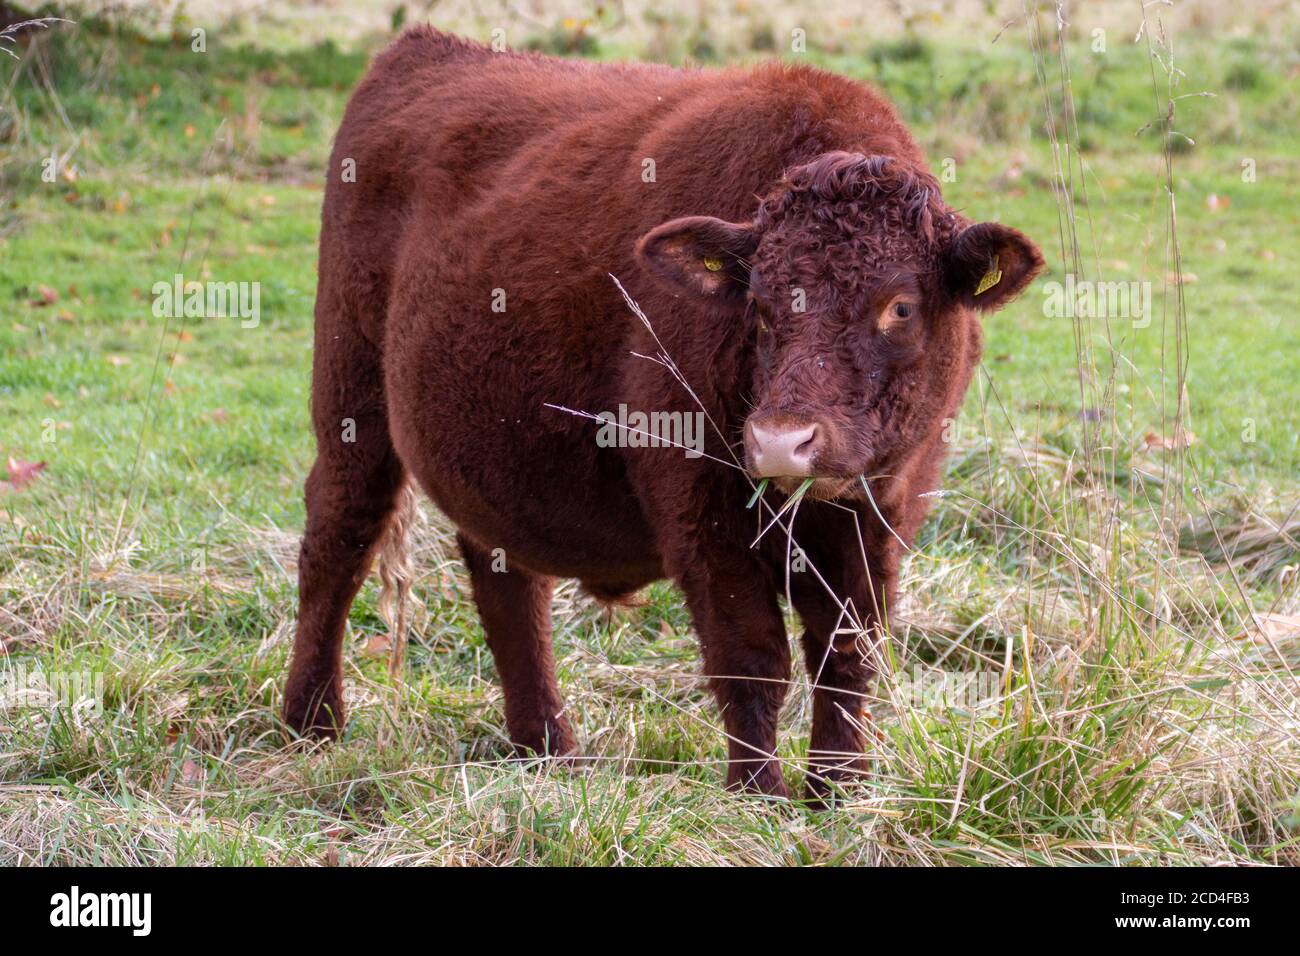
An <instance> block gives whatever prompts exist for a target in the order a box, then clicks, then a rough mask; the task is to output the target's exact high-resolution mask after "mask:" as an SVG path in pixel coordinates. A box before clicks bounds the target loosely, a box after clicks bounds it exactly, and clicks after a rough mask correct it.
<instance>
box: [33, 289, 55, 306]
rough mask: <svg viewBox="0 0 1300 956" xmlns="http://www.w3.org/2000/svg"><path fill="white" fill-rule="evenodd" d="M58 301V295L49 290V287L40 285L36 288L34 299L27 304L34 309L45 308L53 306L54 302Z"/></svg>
mask: <svg viewBox="0 0 1300 956" xmlns="http://www.w3.org/2000/svg"><path fill="white" fill-rule="evenodd" d="M58 301H59V294H58V293H57V292H55V291H54V290H53V289H51V288H50V287H49V286H47V285H42V286H37V287H36V298H35V299H32V301H31V302H29V303H28V304H29V305H32V306H34V307H36V308H40V307H41V306H45V305H53V304H54V303H55V302H58Z"/></svg>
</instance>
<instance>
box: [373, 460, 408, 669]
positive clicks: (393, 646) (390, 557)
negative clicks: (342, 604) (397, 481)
mask: <svg viewBox="0 0 1300 956" xmlns="http://www.w3.org/2000/svg"><path fill="white" fill-rule="evenodd" d="M417 517H418V512H417V507H416V500H415V489H414V488H412V487H411V484H410V482H409V481H408V482H407V483H406V484H404V485H403V486H402V488H401V490H400V491H399V492H398V493H397V501H396V503H395V505H394V507H393V516H392V518H390V519H389V523H388V530H387V531H385V532H384V542H383V546H382V547H381V548H380V551H379V581H380V589H379V614H380V616H381V617H382V618H383V619H384V623H385V624H387V625H388V642H389V651H388V673H389V674H390V675H391V676H392V678H393V679H394V680H395V681H397V682H399V683H400V682H401V679H402V660H403V658H404V657H405V655H406V605H407V599H408V598H409V597H410V594H411V580H412V578H413V577H414V575H415V572H414V569H413V567H412V564H411V547H410V536H411V526H412V525H414V524H415V521H416V518H417Z"/></svg>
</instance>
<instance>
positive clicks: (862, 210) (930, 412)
mask: <svg viewBox="0 0 1300 956" xmlns="http://www.w3.org/2000/svg"><path fill="white" fill-rule="evenodd" d="M638 253H639V256H640V258H641V261H642V263H643V264H644V265H645V266H646V267H648V268H649V269H651V271H653V272H655V273H656V274H658V275H659V276H661V277H663V278H666V279H668V280H670V281H672V282H673V283H674V284H675V285H676V286H677V287H678V288H679V289H681V290H686V291H689V292H691V293H692V294H694V295H699V296H705V297H708V298H710V299H712V300H713V301H715V302H722V303H729V304H730V305H731V306H733V307H734V308H735V309H736V310H737V311H739V312H743V314H744V316H745V327H746V329H747V331H748V333H749V334H750V335H752V337H753V342H754V355H755V362H754V369H755V372H754V380H753V384H752V393H751V394H750V395H749V396H746V398H747V399H748V401H749V403H750V406H751V407H752V412H751V414H750V415H749V418H748V419H747V421H746V422H745V426H744V443H745V464H746V466H747V467H748V469H749V471H750V473H751V474H752V475H754V476H755V477H765V478H771V479H773V480H774V483H775V484H776V485H777V487H778V488H781V489H782V490H784V491H787V492H789V491H792V490H794V489H795V488H797V487H798V486H799V485H800V484H801V483H802V482H803V481H804V480H805V479H808V478H812V479H814V481H813V483H812V485H811V486H810V487H809V489H808V493H809V494H811V495H813V496H815V497H818V498H835V497H840V496H842V495H859V494H861V493H862V484H861V482H860V481H859V480H858V479H859V476H866V477H868V478H870V477H875V476H882V475H887V474H890V473H891V472H892V470H893V469H895V468H897V466H898V465H899V464H900V463H901V462H902V460H903V459H904V458H905V457H906V455H907V454H908V453H909V452H910V451H912V450H913V449H915V448H917V447H918V446H920V445H922V444H923V443H926V442H930V441H933V440H935V439H937V438H938V437H939V436H940V434H941V432H942V429H943V427H944V419H945V418H947V417H950V416H952V415H954V414H955V413H956V410H957V406H958V405H959V404H960V402H961V398H962V395H963V394H964V393H965V390H966V386H967V385H968V384H969V381H970V375H971V370H972V368H973V365H974V363H975V362H976V361H978V358H979V343H980V329H979V323H978V321H977V319H976V317H975V313H976V311H977V310H978V311H992V310H994V309H997V308H1000V307H1001V306H1002V305H1004V304H1005V303H1006V302H1007V301H1009V300H1010V299H1011V298H1012V297H1014V296H1015V295H1017V294H1018V293H1019V292H1021V291H1022V290H1023V289H1024V288H1025V286H1026V285H1027V284H1028V283H1029V281H1030V280H1031V279H1032V278H1033V277H1034V276H1035V275H1036V274H1037V273H1038V271H1039V270H1040V269H1041V268H1042V265H1043V259H1042V255H1041V254H1040V253H1039V251H1038V248H1037V247H1036V246H1035V245H1034V244H1033V243H1032V242H1031V241H1030V240H1029V239H1028V238H1026V237H1025V236H1024V235H1022V234H1021V233H1019V232H1017V231H1016V230H1014V229H1009V228H1007V227H1005V226H1000V225H997V224H995V223H980V224H977V225H971V224H969V223H968V222H967V221H965V220H964V219H961V218H960V217H958V216H957V215H955V214H954V213H952V212H951V211H950V210H948V209H947V207H946V206H944V205H943V203H942V201H941V200H940V197H939V188H938V184H937V183H936V182H935V180H934V179H933V177H931V176H930V175H929V174H928V173H924V172H917V171H913V170H909V169H907V168H905V167H904V166H903V164H901V163H899V162H898V161H896V160H892V159H890V158H887V157H879V156H871V157H868V156H862V155H860V154H856V153H828V154H825V155H823V156H821V157H819V158H818V159H817V160H815V161H813V162H812V163H809V164H808V165H806V166H801V167H799V168H798V169H795V170H793V171H792V172H791V173H790V174H789V175H788V176H787V178H786V179H785V180H784V181H783V182H782V183H781V184H780V185H779V186H778V187H777V188H776V189H775V190H774V192H773V193H772V194H771V196H770V197H769V198H768V199H766V200H765V201H764V202H763V204H762V206H761V207H760V208H759V211H758V214H757V215H756V217H755V219H754V221H753V222H751V223H729V222H724V221H722V220H720V219H713V218H710V217H689V218H686V219H676V220H673V221H672V222H669V223H665V224H664V225H662V226H660V227H658V228H657V229H654V230H652V231H651V232H650V233H648V234H647V235H646V236H644V237H643V238H642V240H641V242H640V243H639V244H638Z"/></svg>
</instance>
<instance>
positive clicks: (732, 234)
mask: <svg viewBox="0 0 1300 956" xmlns="http://www.w3.org/2000/svg"><path fill="white" fill-rule="evenodd" d="M757 245H758V239H757V238H756V237H755V235H754V227H753V226H751V225H749V224H748V223H738V222H727V221H726V220H723V219H715V218H713V217H712V216H687V217H685V218H683V219H673V220H670V221H669V222H666V223H664V224H663V225H662V226H656V227H655V228H654V229H651V230H650V231H649V232H647V233H646V234H645V235H644V236H642V237H641V239H640V241H638V242H637V244H636V258H637V261H638V262H639V263H641V266H642V267H643V268H645V269H648V270H649V271H650V272H651V273H653V274H654V275H656V276H658V277H659V278H661V279H663V280H665V281H666V282H668V283H669V284H670V285H672V286H674V287H675V288H676V289H677V290H678V291H679V292H685V293H688V294H690V295H699V296H708V297H710V298H714V299H718V300H720V301H734V302H741V301H743V300H744V296H745V290H746V289H747V288H748V287H749V257H750V256H751V255H752V254H753V252H754V249H755V247H756V246H757Z"/></svg>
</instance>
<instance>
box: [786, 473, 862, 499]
mask: <svg viewBox="0 0 1300 956" xmlns="http://www.w3.org/2000/svg"><path fill="white" fill-rule="evenodd" d="M807 481H808V479H807V478H773V479H772V487H774V488H776V490H777V491H779V492H781V493H782V494H784V495H794V494H797V493H798V492H799V489H800V488H802V487H803V486H804V483H805V482H807ZM853 486H854V480H853V479H852V478H813V479H812V484H810V485H808V487H807V489H806V490H805V491H804V493H803V495H802V497H804V498H812V499H813V500H814V501H833V500H834V499H836V498H842V497H843V496H844V495H845V494H846V493H847V492H849V491H850V490H851V489H852V488H853Z"/></svg>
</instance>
